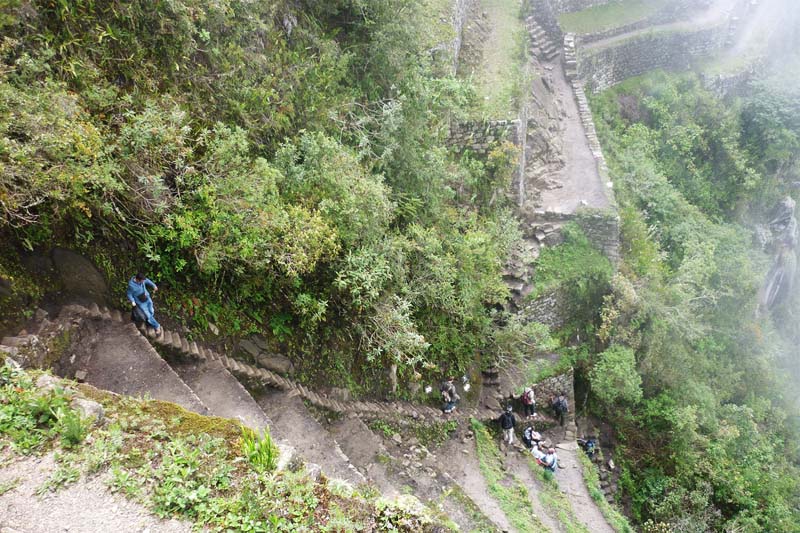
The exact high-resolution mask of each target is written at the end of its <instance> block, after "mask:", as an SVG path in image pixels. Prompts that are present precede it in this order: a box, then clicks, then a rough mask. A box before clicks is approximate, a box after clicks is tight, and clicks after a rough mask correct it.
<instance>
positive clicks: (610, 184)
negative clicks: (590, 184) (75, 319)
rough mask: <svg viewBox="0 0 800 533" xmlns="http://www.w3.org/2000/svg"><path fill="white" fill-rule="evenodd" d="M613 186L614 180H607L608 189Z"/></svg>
mask: <svg viewBox="0 0 800 533" xmlns="http://www.w3.org/2000/svg"><path fill="white" fill-rule="evenodd" d="M613 186H614V182H613V181H609V182H607V183H606V187H608V188H609V189H610V188H612V187H613Z"/></svg>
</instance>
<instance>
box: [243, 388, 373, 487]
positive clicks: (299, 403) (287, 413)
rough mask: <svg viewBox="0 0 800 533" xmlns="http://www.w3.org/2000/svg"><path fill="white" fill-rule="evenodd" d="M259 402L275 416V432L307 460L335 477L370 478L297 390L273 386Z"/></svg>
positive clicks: (359, 480) (344, 478)
mask: <svg viewBox="0 0 800 533" xmlns="http://www.w3.org/2000/svg"><path fill="white" fill-rule="evenodd" d="M256 402H258V405H259V406H261V408H262V409H263V410H264V412H265V413H266V414H267V416H268V417H269V418H270V420H272V424H273V425H272V432H273V434H274V435H276V436H277V437H278V438H279V439H281V440H282V441H284V442H288V443H291V445H292V446H293V447H294V448H295V449H296V450H297V452H298V453H299V454H300V456H302V457H303V458H304V459H305V460H306V461H308V462H310V463H313V464H316V465H319V466H320V468H322V471H323V472H324V473H325V474H326V475H327V476H328V477H332V478H338V479H343V480H346V481H349V482H351V483H356V484H359V483H364V482H366V478H365V477H364V476H363V475H362V474H361V473H360V472H359V471H358V470H357V469H356V468H355V467H354V466H353V465H352V464H351V463H350V461H349V459H348V458H347V456H346V455H345V454H344V452H342V449H341V448H340V446H339V443H338V442H336V439H335V438H333V436H332V435H331V434H330V433H329V432H328V430H326V429H325V428H324V427H322V425H321V424H320V423H319V422H317V421H316V420H315V419H314V417H313V416H312V415H311V413H309V412H308V409H307V408H306V406H305V405H304V404H303V400H302V399H301V398H300V397H299V396H297V393H295V392H283V391H277V390H274V389H269V390H267V391H265V392H263V393H261V394H260V395H258V396H257V397H256Z"/></svg>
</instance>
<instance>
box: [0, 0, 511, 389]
mask: <svg viewBox="0 0 800 533" xmlns="http://www.w3.org/2000/svg"><path fill="white" fill-rule="evenodd" d="M445 5H447V6H448V8H449V3H442V2H437V1H434V0H414V1H412V2H398V1H396V0H379V1H373V0H370V1H363V0H339V1H333V2H299V3H298V2H283V1H278V0H274V1H268V2H257V3H255V4H254V3H252V2H242V1H238V0H225V1H222V2H210V1H208V0H175V1H170V2H159V3H157V4H152V3H150V2H140V1H134V2H119V1H112V2H85V1H82V0H67V1H60V2H56V3H53V2H45V1H32V2H20V1H12V2H5V3H4V4H3V6H4V7H3V9H2V17H0V24H1V25H2V26H1V27H2V30H3V35H4V36H5V37H4V38H3V41H2V43H1V44H0V95H1V96H0V232H2V235H3V242H5V243H9V244H11V245H12V247H9V248H8V250H11V253H10V254H8V253H7V254H6V255H11V256H13V255H15V251H16V250H23V249H28V250H34V249H46V248H47V247H49V246H52V245H53V244H61V245H65V246H69V247H72V248H77V249H79V250H82V251H84V252H85V253H87V254H89V255H90V256H91V257H92V258H94V259H95V260H96V262H97V263H98V264H100V265H102V266H103V268H105V270H106V273H107V274H108V276H109V277H110V278H111V280H112V281H113V283H114V286H115V287H116V288H118V289H120V292H121V288H120V287H122V286H123V285H122V284H123V283H124V281H125V280H126V279H127V276H129V275H130V273H131V272H132V271H134V270H135V269H136V268H141V269H143V270H145V271H148V272H149V274H150V276H151V277H152V278H153V279H155V280H157V282H159V283H160V284H161V287H162V291H160V293H159V296H160V297H161V298H162V299H161V301H159V302H158V305H159V306H160V307H161V309H162V316H166V315H169V316H172V317H174V318H176V319H179V320H184V321H190V322H191V323H192V325H193V326H195V327H197V328H200V329H202V328H204V327H207V325H208V323H209V322H213V323H215V324H216V325H218V326H219V327H220V328H221V329H222V331H223V332H224V333H227V334H234V335H235V334H245V333H248V332H255V331H261V332H266V333H268V334H269V335H270V337H271V338H272V339H273V340H274V342H275V343H276V345H277V346H276V347H277V348H280V349H282V350H283V351H285V352H288V353H292V354H295V364H296V366H297V367H298V370H299V373H300V375H301V376H304V377H305V378H306V379H313V378H314V377H315V376H314V372H315V371H318V370H319V369H324V370H325V372H326V374H327V379H328V380H333V382H334V383H335V382H337V381H339V382H343V384H345V385H348V386H350V387H351V388H353V389H356V390H358V389H359V388H361V387H362V386H366V387H367V388H375V386H379V385H380V380H381V379H383V375H384V373H383V372H380V373H379V371H380V370H382V369H384V368H386V367H388V366H389V365H392V364H396V365H398V366H399V373H400V377H401V380H402V379H406V378H414V377H419V373H420V372H423V373H424V372H431V373H433V374H434V375H436V376H437V377H438V376H441V374H442V373H443V372H446V371H465V370H467V369H468V368H469V367H470V365H471V364H472V363H473V362H474V360H475V356H476V354H477V353H479V352H480V351H481V350H484V349H487V348H488V347H489V344H490V343H491V342H492V339H494V338H496V336H495V335H493V333H494V332H495V331H496V329H497V328H498V327H500V326H498V324H502V323H503V320H502V317H499V316H495V315H492V314H490V312H489V311H488V309H489V308H490V307H491V306H494V305H496V304H500V303H501V302H503V301H504V300H505V298H506V287H505V285H504V284H503V282H502V278H501V268H502V265H503V262H504V259H505V257H506V256H507V249H508V247H509V246H510V244H511V243H512V242H513V241H514V240H515V239H516V238H517V237H518V230H517V228H516V223H515V222H514V220H513V218H512V217H511V216H510V215H509V214H508V213H506V212H505V211H504V203H505V200H504V195H503V192H502V191H503V190H504V189H505V188H506V186H507V185H508V182H509V179H510V175H511V166H510V165H511V161H512V160H513V159H514V157H515V154H514V150H513V148H512V147H510V146H505V145H498V146H496V148H495V149H494V151H492V153H491V154H490V155H489V157H488V158H487V159H486V160H477V159H475V158H473V157H470V156H469V155H468V154H467V155H465V156H464V157H456V155H455V154H453V153H451V152H449V151H448V150H447V149H446V148H445V145H444V140H445V135H446V131H447V125H448V123H449V122H448V121H449V120H450V119H457V118H458V117H459V116H462V115H463V114H465V113H467V111H468V110H469V109H470V106H472V105H473V102H474V94H473V92H472V90H471V89H470V88H469V86H468V85H466V84H464V83H462V82H459V81H458V80H456V79H455V78H453V77H452V75H451V72H450V71H451V70H452V59H451V58H450V57H449V56H448V51H447V46H446V45H447V43H448V42H449V40H450V39H452V35H451V32H452V29H451V27H450V26H449V24H447V23H446V21H447V13H444V12H442V11H441V10H442V9H443V6H445ZM431 13H442V16H443V17H444V18H443V19H440V17H436V16H430V15H431ZM441 20H444V21H445V22H442V21H441ZM2 263H3V271H2V272H0V276H4V277H7V278H9V277H12V275H13V274H14V273H15V272H18V269H17V268H16V267H17V265H15V264H14V261H13V257H12V258H9V257H5V258H4V259H3V261H2ZM20 287H24V284H22V283H21V282H20V283H17V284H16V285H15V290H19V288H20ZM121 302H122V300H121V299H120V303H121ZM13 307H14V306H13V305H9V304H8V302H6V309H11V308H13Z"/></svg>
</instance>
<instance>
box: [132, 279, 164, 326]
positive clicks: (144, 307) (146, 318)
mask: <svg viewBox="0 0 800 533" xmlns="http://www.w3.org/2000/svg"><path fill="white" fill-rule="evenodd" d="M148 287H151V288H152V289H153V292H156V291H158V287H157V286H156V284H155V283H153V281H151V280H150V279H148V278H147V277H145V275H144V274H142V273H141V272H137V273H136V275H135V276H133V277H132V278H131V279H130V281H128V292H127V296H128V300H129V301H130V302H131V306H132V315H133V318H134V320H136V319H138V320H139V321H142V322H146V323H147V325H149V326H150V327H151V328H153V330H154V331H155V334H156V335H161V325H160V324H159V323H158V322H157V321H156V318H155V310H154V309H153V299H152V298H151V297H150V293H149V292H148V290H147V288H148Z"/></svg>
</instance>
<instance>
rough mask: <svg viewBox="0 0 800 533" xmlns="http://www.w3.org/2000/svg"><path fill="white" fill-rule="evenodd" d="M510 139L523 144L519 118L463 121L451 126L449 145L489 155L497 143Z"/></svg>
mask: <svg viewBox="0 0 800 533" xmlns="http://www.w3.org/2000/svg"><path fill="white" fill-rule="evenodd" d="M502 141H509V142H512V143H514V144H515V145H516V146H521V145H522V139H520V121H519V120H487V121H484V122H462V123H459V124H454V125H452V126H451V127H450V137H449V138H448V139H447V144H448V146H451V147H455V148H458V149H459V150H472V151H473V152H475V153H476V154H478V155H487V154H488V153H489V150H490V149H491V148H492V147H493V146H495V144H497V143H500V142H502Z"/></svg>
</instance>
